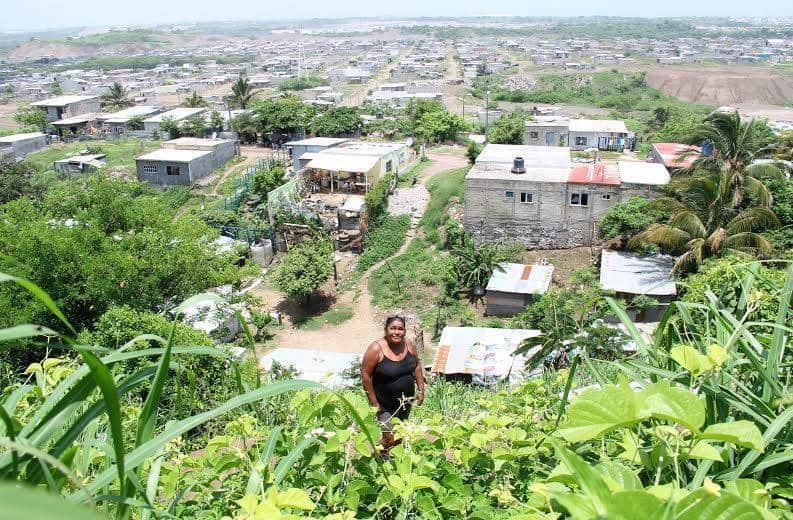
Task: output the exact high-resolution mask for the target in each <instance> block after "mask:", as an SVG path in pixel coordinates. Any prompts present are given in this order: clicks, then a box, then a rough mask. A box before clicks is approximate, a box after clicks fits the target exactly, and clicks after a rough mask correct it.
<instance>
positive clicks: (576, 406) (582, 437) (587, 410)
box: [559, 385, 641, 442]
mask: <svg viewBox="0 0 793 520" xmlns="http://www.w3.org/2000/svg"><path fill="white" fill-rule="evenodd" d="M567 415H568V421H567V422H566V423H565V424H564V425H563V427H562V428H560V429H559V434H560V435H561V436H562V437H564V438H565V439H566V440H567V441H568V442H581V441H586V440H589V439H594V438H597V437H600V436H602V435H603V434H605V433H608V432H610V431H612V430H616V429H617V428H620V427H623V426H627V425H630V424H633V423H635V422H637V421H639V420H641V416H640V415H639V414H638V411H637V401H636V394H635V392H634V391H633V390H632V389H631V388H630V387H628V386H627V385H626V386H614V385H608V386H605V387H604V388H602V389H592V390H587V391H586V392H584V393H582V394H581V395H579V396H578V397H576V398H575V399H573V401H572V402H571V403H570V407H569V409H568V412H567Z"/></svg>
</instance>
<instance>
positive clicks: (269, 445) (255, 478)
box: [245, 426, 283, 495]
mask: <svg viewBox="0 0 793 520" xmlns="http://www.w3.org/2000/svg"><path fill="white" fill-rule="evenodd" d="M282 430H283V428H282V427H281V426H276V427H275V428H273V430H272V431H271V432H270V435H269V436H268V437H267V442H266V443H265V445H264V448H263V449H262V453H261V455H259V465H261V466H262V471H259V470H258V468H257V466H254V467H253V469H252V470H251V476H250V477H249V478H248V485H247V486H246V487H245V494H246V495H253V494H255V493H256V490H257V489H259V486H260V485H261V483H262V481H263V480H264V475H263V474H262V473H263V472H264V470H265V469H267V467H268V466H267V465H268V464H269V463H270V459H271V458H272V456H273V453H274V452H275V446H276V444H278V439H280V438H281V431H282Z"/></svg>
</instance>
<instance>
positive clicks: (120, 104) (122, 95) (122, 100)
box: [101, 81, 135, 112]
mask: <svg viewBox="0 0 793 520" xmlns="http://www.w3.org/2000/svg"><path fill="white" fill-rule="evenodd" d="M101 103H102V108H104V109H107V110H110V111H111V112H115V111H116V110H121V109H122V108H126V107H131V106H132V105H134V104H135V102H134V101H133V100H132V99H131V98H130V97H129V90H127V89H126V88H125V87H124V86H123V85H122V84H121V83H119V82H118V81H114V82H113V84H112V85H110V89H109V90H108V92H107V94H105V95H104V96H102V98H101Z"/></svg>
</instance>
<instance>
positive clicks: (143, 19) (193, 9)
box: [0, 0, 793, 32]
mask: <svg viewBox="0 0 793 520" xmlns="http://www.w3.org/2000/svg"><path fill="white" fill-rule="evenodd" d="M621 7H622V8H619V7H617V6H602V5H599V4H593V3H591V2H584V1H582V0H570V1H568V2H564V3H561V2H554V3H551V4H542V5H533V3H531V2H525V1H520V0H500V1H497V2H489V3H487V4H485V5H483V3H482V2H472V1H470V0H468V1H465V0H456V1H454V2H452V1H451V0H441V1H436V2H426V1H416V0H404V1H402V2H400V3H399V8H398V11H399V12H395V11H396V8H393V7H389V6H387V5H382V4H381V5H373V4H372V3H371V2H364V1H362V0H351V1H348V2H346V3H345V4H343V5H339V4H330V3H327V2H317V1H314V0H309V1H307V2H303V3H302V4H295V5H290V6H289V10H288V12H284V11H282V12H280V13H278V14H275V13H272V7H271V6H268V5H265V4H262V3H261V2H257V1H256V0H226V1H225V2H223V3H222V4H218V3H215V2H212V3H210V2H206V1H196V0H171V1H169V2H162V1H161V0H138V1H137V2H135V3H134V4H120V5H113V4H110V3H108V2H105V1H100V0H75V1H74V2H72V3H70V4H68V6H66V5H64V4H63V2H62V1H58V0H32V1H29V2H16V1H12V2H11V5H8V6H6V8H5V9H4V10H5V16H4V17H3V18H2V19H0V31H3V32H25V31H45V30H57V29H69V28H78V27H103V26H118V25H148V26H153V25H160V24H179V23H207V22H244V21H247V22H262V23H266V22H279V21H288V20H297V19H312V18H327V19H343V18H353V17H357V18H366V17H388V18H413V17H465V16H553V17H576V16H616V17H642V18H665V17H753V18H762V17H788V16H793V2H791V1H790V0H757V1H755V2H751V3H749V2H745V1H743V0H720V1H718V2H714V1H711V2H699V3H697V2H690V1H684V0H668V1H667V2H663V3H654V4H649V5H642V4H633V5H632V6H631V9H626V7H625V6H624V5H623V6H621Z"/></svg>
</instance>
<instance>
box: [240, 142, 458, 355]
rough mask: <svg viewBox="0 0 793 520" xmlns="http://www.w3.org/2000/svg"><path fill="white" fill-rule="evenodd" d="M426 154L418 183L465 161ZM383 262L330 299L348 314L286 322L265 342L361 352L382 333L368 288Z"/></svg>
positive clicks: (264, 291)
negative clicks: (336, 320)
mask: <svg viewBox="0 0 793 520" xmlns="http://www.w3.org/2000/svg"><path fill="white" fill-rule="evenodd" d="M428 156H429V158H430V160H431V161H432V162H431V163H430V164H429V165H428V166H427V167H426V168H425V169H424V171H423V172H422V173H421V175H420V176H419V182H420V183H422V184H425V183H426V182H427V180H429V179H431V178H432V177H433V176H434V175H436V174H438V173H440V172H444V171H447V170H451V169H454V168H461V167H463V166H466V165H467V164H468V161H467V160H466V158H465V157H464V156H462V155H453V154H448V153H433V152H430V153H429V154H428ZM416 232H417V229H416V227H413V228H411V229H410V230H409V231H408V234H407V237H406V238H405V243H404V244H403V245H402V247H401V248H400V250H399V251H398V252H397V253H396V254H395V255H394V256H392V257H391V258H395V257H397V256H399V255H401V254H402V253H404V252H405V250H406V249H407V248H408V246H409V244H410V241H411V240H412V239H413V237H414V236H415V235H416ZM384 263H385V260H383V261H382V262H380V263H378V264H375V265H374V266H372V267H371V268H370V269H369V270H368V271H367V272H366V273H365V274H364V275H363V276H362V277H361V279H360V280H359V281H358V283H357V284H356V286H355V288H354V289H352V290H348V291H346V292H344V293H342V294H340V295H338V296H337V299H336V300H335V302H333V305H335V306H348V307H351V308H352V309H353V317H352V318H350V319H349V320H347V321H345V322H343V323H340V324H339V325H328V326H325V327H322V328H321V329H319V330H304V329H298V328H294V327H292V326H291V324H289V323H286V324H285V326H284V328H283V329H282V330H280V331H278V333H277V335H276V337H275V338H274V339H273V340H271V341H270V343H269V344H270V345H276V346H278V347H281V348H302V349H312V350H321V351H324V352H350V353H356V354H357V353H363V352H364V351H365V350H366V347H367V346H369V344H370V343H371V342H372V340H374V339H376V338H378V337H380V335H381V334H382V333H383V328H382V323H383V319H384V317H385V316H386V315H387V314H388V312H386V311H380V310H378V309H375V307H374V305H373V304H372V296H371V294H369V289H368V286H369V279H370V278H371V275H372V273H374V272H375V271H377V270H378V269H379V268H380V267H381V266H382V265H383V264H384ZM254 294H256V296H259V297H261V298H262V299H263V300H264V301H265V303H266V304H267V306H268V307H270V308H272V307H276V308H278V307H283V306H286V305H288V303H287V302H284V299H283V296H282V295H281V294H280V293H278V292H276V291H274V290H272V289H270V288H267V287H264V286H259V288H257V289H256V290H255V291H254ZM409 329H412V326H409Z"/></svg>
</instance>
